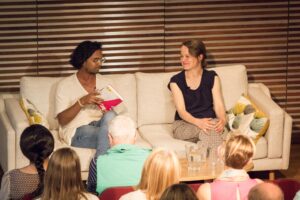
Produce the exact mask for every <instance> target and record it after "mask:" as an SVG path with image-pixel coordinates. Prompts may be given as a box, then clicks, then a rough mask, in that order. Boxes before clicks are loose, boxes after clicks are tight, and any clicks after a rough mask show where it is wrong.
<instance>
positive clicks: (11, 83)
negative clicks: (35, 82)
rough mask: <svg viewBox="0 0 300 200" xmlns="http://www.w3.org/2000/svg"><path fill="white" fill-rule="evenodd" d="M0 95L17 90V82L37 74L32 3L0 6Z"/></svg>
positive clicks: (3, 0)
mask: <svg viewBox="0 0 300 200" xmlns="http://www.w3.org/2000/svg"><path fill="white" fill-rule="evenodd" d="M0 5H1V6H0V92H5V91H16V90H18V89H19V79H20V77H21V76H24V75H33V74H36V73H37V29H36V28H37V21H36V3H35V1H32V0H30V1H10V0H2V1H1V2H0Z"/></svg>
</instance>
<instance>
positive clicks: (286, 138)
mask: <svg viewBox="0 0 300 200" xmlns="http://www.w3.org/2000/svg"><path fill="white" fill-rule="evenodd" d="M292 126H293V119H292V117H291V116H290V115H289V114H288V113H286V112H285V116H284V132H283V152H282V158H283V163H282V169H288V167H289V162H290V151H291V139H292Z"/></svg>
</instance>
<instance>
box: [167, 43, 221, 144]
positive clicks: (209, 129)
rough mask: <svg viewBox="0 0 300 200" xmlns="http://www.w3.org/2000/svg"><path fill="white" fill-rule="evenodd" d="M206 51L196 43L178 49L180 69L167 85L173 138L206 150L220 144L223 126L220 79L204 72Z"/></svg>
mask: <svg viewBox="0 0 300 200" xmlns="http://www.w3.org/2000/svg"><path fill="white" fill-rule="evenodd" d="M205 59H206V48H205V45H204V43H203V42H201V41H199V40H189V41H186V42H184V43H183V44H182V46H181V64H182V67H183V70H182V71H181V72H180V73H178V74H176V75H174V76H173V77H172V78H171V80H170V83H169V89H170V90H171V92H172V94H173V99H174V102H175V106H176V115H175V122H174V125H173V130H174V137H175V138H177V139H182V140H186V141H192V142H197V141H199V140H200V141H201V142H202V143H203V144H204V145H206V146H208V147H212V148H214V147H216V146H218V145H219V144H221V142H222V137H223V136H224V135H223V134H222V133H223V131H224V127H225V124H226V115H225V107H224V101H223V96H222V91H221V85H220V79H219V77H218V76H217V74H216V72H214V71H212V70H211V71H209V70H206V69H205V67H206V60H205Z"/></svg>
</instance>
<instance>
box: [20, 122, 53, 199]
mask: <svg viewBox="0 0 300 200" xmlns="http://www.w3.org/2000/svg"><path fill="white" fill-rule="evenodd" d="M20 147H21V151H22V153H23V154H24V156H25V157H26V158H28V159H29V161H30V163H31V164H34V165H35V167H36V169H37V172H38V175H39V181H40V182H39V184H38V187H37V189H36V190H35V191H33V192H32V193H31V194H29V195H30V196H31V197H37V196H39V195H40V194H41V193H42V192H43V188H44V187H43V186H44V184H43V183H44V174H45V169H44V166H43V164H44V162H45V161H47V160H48V158H49V156H50V154H51V153H52V152H53V149H54V138H53V136H52V134H51V132H50V131H49V130H48V129H47V128H45V127H44V126H42V125H39V124H34V125H31V126H29V127H27V128H25V129H24V131H23V132H22V134H21V138H20Z"/></svg>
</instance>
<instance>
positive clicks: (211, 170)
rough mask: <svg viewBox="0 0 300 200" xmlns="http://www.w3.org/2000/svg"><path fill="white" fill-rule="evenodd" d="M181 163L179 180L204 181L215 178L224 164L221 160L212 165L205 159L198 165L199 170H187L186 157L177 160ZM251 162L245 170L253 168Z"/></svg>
mask: <svg viewBox="0 0 300 200" xmlns="http://www.w3.org/2000/svg"><path fill="white" fill-rule="evenodd" d="M179 161H180V165H181V177H180V181H204V180H213V179H215V178H217V177H218V176H219V175H220V174H221V173H222V171H223V170H224V165H223V164H222V163H221V162H217V163H216V165H215V166H214V167H212V165H211V164H210V163H209V162H208V161H206V162H203V163H202V164H201V165H200V170H198V171H189V170H188V163H187V159H186V158H182V159H180V160H179ZM253 167H254V165H253V163H252V162H251V163H249V164H248V165H247V166H245V170H246V171H250V170H251V169H253Z"/></svg>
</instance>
